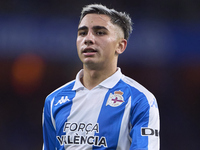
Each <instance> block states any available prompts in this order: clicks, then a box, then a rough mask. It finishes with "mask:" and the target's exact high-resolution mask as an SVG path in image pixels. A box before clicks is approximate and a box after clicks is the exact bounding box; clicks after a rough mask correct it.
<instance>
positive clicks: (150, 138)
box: [130, 95, 159, 150]
mask: <svg viewBox="0 0 200 150" xmlns="http://www.w3.org/2000/svg"><path fill="white" fill-rule="evenodd" d="M136 99H137V100H136ZM136 99H134V100H133V101H134V104H132V105H133V106H132V109H131V114H130V122H131V130H130V136H131V140H132V141H131V147H130V150H159V111H158V105H157V102H156V99H155V98H154V96H152V95H151V96H145V95H142V96H139V98H138V97H137V98H136Z"/></svg>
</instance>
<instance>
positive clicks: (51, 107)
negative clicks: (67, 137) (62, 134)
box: [50, 98, 56, 130]
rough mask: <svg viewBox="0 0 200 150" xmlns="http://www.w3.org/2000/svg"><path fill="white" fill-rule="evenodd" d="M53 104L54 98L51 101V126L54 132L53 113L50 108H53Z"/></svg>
mask: <svg viewBox="0 0 200 150" xmlns="http://www.w3.org/2000/svg"><path fill="white" fill-rule="evenodd" d="M53 102H54V98H53V99H52V101H51V110H50V111H51V122H52V124H53V127H54V129H55V130H56V124H55V119H54V118H53V112H52V108H53Z"/></svg>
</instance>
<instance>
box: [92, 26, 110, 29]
mask: <svg viewBox="0 0 200 150" xmlns="http://www.w3.org/2000/svg"><path fill="white" fill-rule="evenodd" d="M92 29H93V30H100V29H104V30H108V29H107V28H106V27H104V26H94V27H92Z"/></svg>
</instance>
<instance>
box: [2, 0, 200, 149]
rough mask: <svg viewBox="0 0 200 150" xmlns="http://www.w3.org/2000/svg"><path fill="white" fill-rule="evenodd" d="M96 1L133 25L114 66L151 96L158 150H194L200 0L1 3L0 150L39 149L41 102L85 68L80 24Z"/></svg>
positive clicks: (199, 108) (199, 92) (199, 95)
mask: <svg viewBox="0 0 200 150" xmlns="http://www.w3.org/2000/svg"><path fill="white" fill-rule="evenodd" d="M94 2H95V3H102V4H105V5H107V6H108V7H110V8H115V9H117V10H120V11H126V12H128V13H129V14H130V15H131V17H132V19H133V22H134V30H133V34H132V35H131V38H130V39H129V45H128V47H127V50H126V51H125V52H124V54H122V55H121V56H120V59H119V67H121V68H122V71H123V73H124V74H126V75H128V76H130V77H132V78H134V79H135V80H137V81H138V82H140V83H141V84H143V85H144V86H145V87H147V88H148V89H149V90H150V91H151V92H152V93H154V95H155V96H156V98H157V100H158V105H159V108H160V117H161V132H160V135H161V149H162V150H191V149H199V147H200V142H199V140H200V138H199V135H200V128H199V123H200V121H199V119H200V117H199V115H200V105H199V104H200V1H199V0H162V1H159V0H153V1H149V0H143V1H139V0H138V1H130V0H121V1H114V0H96V1H92V0H84V1H79V2H77V1H71V0H70V1H69V0H60V1H56V0H48V1H47V0H44V1H40V0H1V1H0V145H1V148H0V149H2V150H11V149H15V150H39V149H41V147H42V110H43V104H44V100H45V97H46V96H47V95H48V94H49V93H50V92H52V91H53V90H55V89H56V88H58V87H59V86H61V85H63V84H64V83H66V82H68V81H70V80H72V79H74V78H75V75H76V73H77V72H78V71H79V69H81V68H82V65H81V62H80V61H79V59H78V57H77V53H76V33H77V25H78V21H79V16H80V11H81V8H82V6H84V5H86V4H90V3H94Z"/></svg>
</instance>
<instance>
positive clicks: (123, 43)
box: [116, 39, 127, 54]
mask: <svg viewBox="0 0 200 150" xmlns="http://www.w3.org/2000/svg"><path fill="white" fill-rule="evenodd" d="M126 46H127V40H126V39H120V40H119V42H118V46H117V49H116V54H122V53H123V52H124V51H125V49H126Z"/></svg>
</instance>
